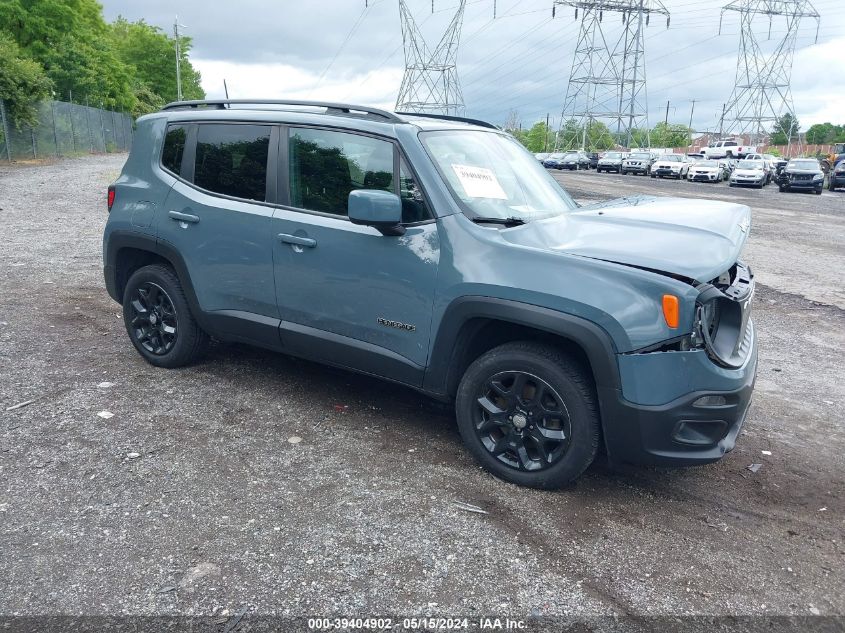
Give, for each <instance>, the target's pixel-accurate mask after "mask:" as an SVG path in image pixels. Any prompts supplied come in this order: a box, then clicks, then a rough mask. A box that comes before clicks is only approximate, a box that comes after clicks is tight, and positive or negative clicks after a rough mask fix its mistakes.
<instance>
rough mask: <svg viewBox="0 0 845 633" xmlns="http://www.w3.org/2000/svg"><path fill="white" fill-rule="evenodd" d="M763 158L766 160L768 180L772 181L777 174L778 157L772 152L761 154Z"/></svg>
mask: <svg viewBox="0 0 845 633" xmlns="http://www.w3.org/2000/svg"><path fill="white" fill-rule="evenodd" d="M763 160H764V161H765V162H766V171H768V172H769V181H768V182H772V181H773V180H774V179H775V176H776V175H777V165H778V157H777V156H775V155H774V154H763Z"/></svg>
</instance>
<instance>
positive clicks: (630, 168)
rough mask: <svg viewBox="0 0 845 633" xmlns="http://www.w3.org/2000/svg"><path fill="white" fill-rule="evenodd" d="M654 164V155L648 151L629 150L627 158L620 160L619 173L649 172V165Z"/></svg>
mask: <svg viewBox="0 0 845 633" xmlns="http://www.w3.org/2000/svg"><path fill="white" fill-rule="evenodd" d="M653 164H654V156H653V155H652V154H651V153H649V152H631V154H630V155H629V156H628V158H626V159H624V160H623V161H622V169H621V173H622V175H623V176H624V175H625V174H642V175H644V176H645V175H648V174H649V173H651V166H652V165H653Z"/></svg>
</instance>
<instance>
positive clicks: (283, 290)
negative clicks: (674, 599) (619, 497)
mask: <svg viewBox="0 0 845 633" xmlns="http://www.w3.org/2000/svg"><path fill="white" fill-rule="evenodd" d="M108 193H109V210H110V215H109V219H108V223H107V225H106V229H105V235H104V238H103V259H104V269H105V281H106V287H107V288H108V292H109V294H110V295H111V296H112V297H113V298H114V300H115V301H117V302H119V303H121V304H122V305H123V315H124V319H125V322H126V330H127V332H128V334H129V338H130V340H131V341H132V344H133V345H134V346H135V347H136V349H137V350H138V352H139V353H140V354H141V355H142V356H143V357H144V358H145V359H146V360H147V361H148V362H150V363H152V364H153V365H156V366H159V367H178V366H182V365H186V364H188V363H190V362H192V361H194V360H195V359H196V358H197V357H198V356H199V355H200V354H201V353H202V351H203V349H204V348H205V347H206V345H207V344H208V341H209V337H212V336H213V337H216V338H217V339H221V340H226V341H240V342H246V343H250V344H254V345H259V346H261V347H265V348H268V349H271V350H277V351H279V352H284V353H287V354H292V355H296V356H300V357H304V358H308V359H313V360H316V361H319V362H323V363H328V364H332V365H336V366H340V367H345V368H348V369H351V370H354V371H358V372H363V373H366V374H371V375H373V376H379V377H381V378H385V379H387V380H391V381H394V382H397V383H401V384H404V385H409V386H411V387H414V388H416V389H418V390H420V391H421V392H423V393H426V394H428V395H430V396H433V397H435V398H439V399H442V400H445V401H454V403H455V411H456V417H457V422H458V428H459V429H460V433H461V436H462V437H463V440H464V442H465V443H466V445H467V447H468V448H469V450H470V451H471V452H472V454H473V455H474V456H475V457H476V459H477V460H478V461H479V462H480V463H481V464H482V465H483V466H484V467H486V468H488V469H489V470H490V471H491V472H493V473H494V474H495V475H497V476H499V477H502V478H504V479H507V480H510V481H513V482H516V483H518V484H523V485H527V486H535V487H543V488H552V487H557V486H560V485H562V484H564V483H565V482H568V481H571V480H573V479H575V478H576V477H578V476H579V475H580V474H581V473H582V472H583V471H584V469H586V468H587V466H589V465H590V463H591V462H592V461H593V459H594V458H595V456H596V452H597V451H598V450H599V448H600V446H601V447H602V448H603V449H604V450H606V452H607V455H608V457H609V459H610V460H611V462H619V461H625V462H634V463H647V464H667V465H688V464H702V463H706V462H711V461H714V460H717V459H719V458H720V457H722V455H724V453H725V452H726V451H729V450H731V449H732V448H733V446H734V442H735V440H736V437H737V435H738V434H739V431H740V428H741V426H742V424H743V421H744V419H745V415H746V411H747V409H748V405H749V402H750V399H751V392H752V388H753V384H754V377H755V370H756V365H757V345H756V337H755V334H754V327H753V325H752V322H751V319H750V318H749V312H750V303H751V297H752V295H753V292H754V279H753V275H752V274H751V270H750V269H749V268H748V267H747V266H746V265H744V264H743V263H742V262H741V261H740V259H739V256H740V252H741V250H742V248H743V246H744V244H745V241H746V239H747V237H748V232H749V228H750V223H751V220H750V211H749V209H748V207H745V206H741V205H737V204H729V203H723V202H709V201H701V200H695V201H692V200H679V199H671V198H649V197H639V198H626V199H621V200H614V201H611V202H606V203H602V204H593V205H589V206H579V205H578V204H576V203H575V202H574V201H573V200H572V198H570V197H569V195H568V194H567V193H566V191H564V190H563V189H562V188H561V187H560V185H558V183H557V182H556V181H555V180H554V179H552V178H551V177H550V176H549V175H548V174H547V173H546V171H545V170H544V169H543V168H542V167H541V166H540V165H538V163H537V161H536V159H535V158H534V157H533V156H531V155H530V154H529V153H528V152H527V151H525V150H524V149H523V148H522V147H521V146H520V145H519V144H518V143H517V142H516V141H515V140H514V139H513V138H511V137H510V136H508V135H507V134H505V133H502V132H500V131H498V130H497V129H496V128H495V127H493V126H491V125H489V124H486V123H483V122H480V121H472V120H468V119H459V118H455V117H445V116H422V115H415V114H399V113H392V112H386V111H382V110H376V109H373V108H366V107H358V106H350V105H345V104H331V103H314V102H291V101H250V102H246V101H233V100H232V101H204V102H183V103H174V104H170V105H168V106H166V107H165V108H163V110H162V111H161V112H159V113H156V114H152V115H149V116H145V117H142V118H140V119H139V120H138V123H137V131H136V134H135V137H134V142H133V146H132V151H131V153H130V155H129V158H128V160H127V162H126V165H125V167H124V168H123V173H122V174H121V176H120V178H119V179H118V180H117V181H116V182H115V183H114V184H113V185H112V186H110V187H109V192H108Z"/></svg>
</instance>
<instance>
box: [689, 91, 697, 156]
mask: <svg viewBox="0 0 845 633" xmlns="http://www.w3.org/2000/svg"><path fill="white" fill-rule="evenodd" d="M690 101H691V102H692V107H691V108H690V111H689V126H687V129H688V130H689V144H690V145H692V115H693V113H694V112H695V102H696V101H698V99H690Z"/></svg>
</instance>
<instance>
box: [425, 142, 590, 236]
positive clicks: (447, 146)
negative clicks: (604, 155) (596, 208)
mask: <svg viewBox="0 0 845 633" xmlns="http://www.w3.org/2000/svg"><path fill="white" fill-rule="evenodd" d="M420 140H421V141H422V144H423V146H424V147H425V149H426V151H427V152H428V154H429V156H430V157H431V159H432V160H433V161H434V163H435V165H436V166H437V169H438V171H439V172H440V175H441V176H442V177H443V178H444V179H445V180H446V182H447V184H448V185H449V189H450V190H451V192H452V195H453V196H454V197H455V200H457V201H458V203H459V204H460V205H461V207H462V208H463V209H464V211H469V213H470V217H473V218H475V217H483V218H502V219H504V218H519V219H521V220H525V221H528V220H537V219H540V218H548V217H552V216H556V215H561V214H563V213H567V212H568V211H570V210H572V209H574V208H576V206H577V205H576V204H575V201H574V200H572V198H571V197H570V196H569V194H568V193H566V191H564V190H563V188H562V187H561V186H560V185H559V184H558V183H557V181H556V180H555V179H554V178H552V177H551V176H550V175H549V174H548V172H547V171H546V170H545V169H543V167H541V166H540V164H539V163H538V162H537V161H536V160H534V159H533V157H532V156H531V154H529V153H528V152H527V151H526V150H525V149H524V148H523V147H522V145H520V144H519V143H518V142H517V141H516V140H514V139H513V138H511V137H509V136H505V135H504V134H498V133H496V132H481V131H476V130H448V131H439V132H421V133H420Z"/></svg>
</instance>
